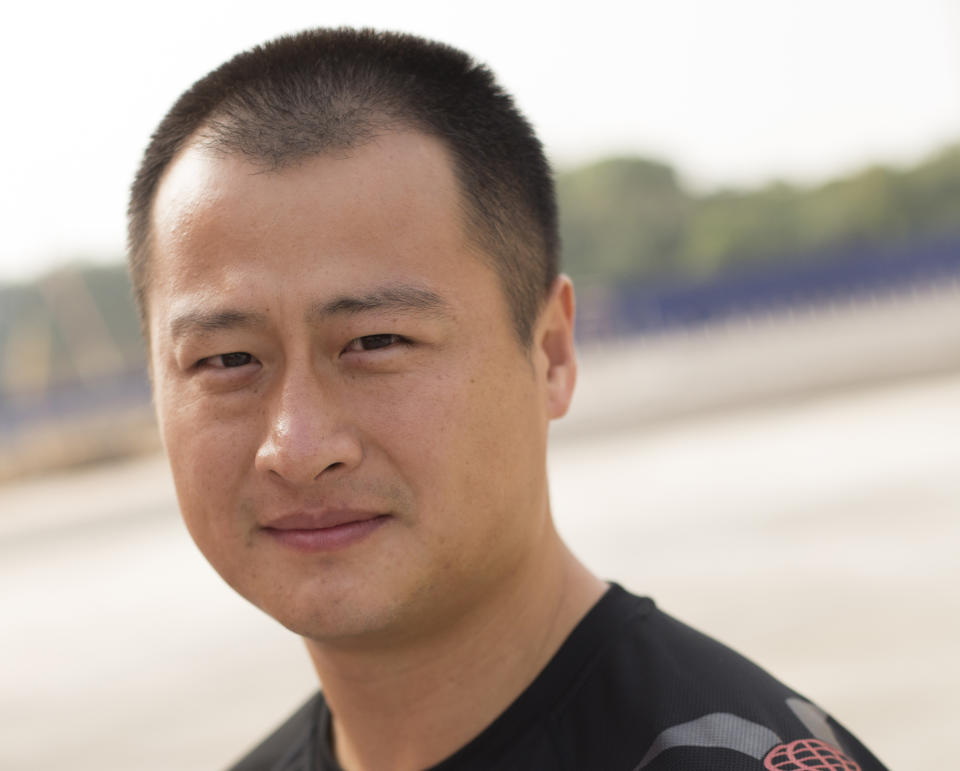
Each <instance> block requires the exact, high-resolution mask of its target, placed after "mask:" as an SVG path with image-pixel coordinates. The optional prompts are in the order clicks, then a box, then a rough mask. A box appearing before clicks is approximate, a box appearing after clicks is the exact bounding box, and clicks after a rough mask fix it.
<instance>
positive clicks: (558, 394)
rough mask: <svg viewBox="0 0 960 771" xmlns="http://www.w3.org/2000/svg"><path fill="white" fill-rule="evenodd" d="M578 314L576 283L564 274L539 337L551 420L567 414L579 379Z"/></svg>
mask: <svg viewBox="0 0 960 771" xmlns="http://www.w3.org/2000/svg"><path fill="white" fill-rule="evenodd" d="M574 315H575V300H574V294H573V282H572V281H571V280H570V278H569V277H568V276H565V275H560V276H558V277H557V278H556V280H555V281H554V282H553V286H552V287H551V288H550V294H549V295H548V297H547V301H546V303H545V305H544V307H543V312H542V313H541V315H540V323H539V324H538V325H537V337H536V345H537V347H538V349H539V350H538V354H539V355H540V357H542V360H544V361H545V362H546V378H545V387H546V397H547V417H548V418H550V419H551V420H552V419H554V418H560V417H563V416H564V415H565V414H566V413H567V409H568V408H569V407H570V400H571V399H572V398H573V389H574V386H575V385H576V382H577V357H576V353H575V351H574V347H573V321H574Z"/></svg>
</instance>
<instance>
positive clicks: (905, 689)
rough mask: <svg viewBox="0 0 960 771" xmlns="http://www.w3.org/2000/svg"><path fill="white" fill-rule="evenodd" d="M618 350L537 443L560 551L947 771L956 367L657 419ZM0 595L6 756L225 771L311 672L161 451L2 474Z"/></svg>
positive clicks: (957, 685)
mask: <svg viewBox="0 0 960 771" xmlns="http://www.w3.org/2000/svg"><path fill="white" fill-rule="evenodd" d="M686 344H688V345H689V344H691V343H690V342H689V341H688V342H687V343H686ZM774 347H775V348H776V346H774ZM646 350H648V351H649V347H647V349H646ZM661 353H662V352H661ZM611 355H612V356H613V357H614V358H613V361H614V365H610V364H609V363H608V364H607V365H604V364H603V362H599V363H598V364H597V365H596V367H595V370H594V371H595V373H596V374H595V376H594V379H591V375H589V374H585V379H584V383H583V386H584V388H583V393H582V394H581V397H582V399H581V401H580V403H579V404H578V405H577V409H576V411H575V414H574V415H573V416H572V418H571V421H570V428H568V429H566V431H564V430H561V431H558V432H557V437H556V441H555V442H554V446H553V449H552V455H551V473H552V480H553V497H554V507H555V511H556V516H557V519H558V522H559V525H560V527H561V529H562V530H563V532H564V533H565V534H566V536H567V537H568V539H569V541H570V542H571V543H572V544H573V546H574V548H575V550H576V551H578V552H579V553H580V555H581V556H582V557H583V558H584V559H585V560H586V561H587V562H588V563H589V564H590V565H592V566H593V567H594V568H595V569H596V570H597V571H598V572H599V573H601V574H602V575H604V576H606V577H608V578H611V579H615V580H618V581H620V582H621V583H623V584H625V585H626V586H627V587H629V588H631V589H633V590H635V591H638V592H642V593H648V594H651V595H652V596H654V597H655V598H656V599H657V601H658V602H659V604H660V605H661V606H662V607H664V608H665V609H666V610H668V611H670V612H672V613H673V614H675V615H677V616H679V617H680V618H682V619H683V620H686V621H688V622H690V623H692V624H694V625H696V626H698V627H700V628H701V629H704V630H705V631H708V632H710V633H712V634H714V635H715V636H717V637H719V638H720V639H722V640H724V641H726V642H728V643H730V644H732V645H733V646H734V647H736V648H739V649H740V650H742V651H743V652H745V653H747V654H748V655H750V656H751V657H753V658H754V659H756V660H757V661H758V662H759V663H761V664H763V665H764V666H766V667H768V668H769V669H771V670H772V671H774V672H775V673H776V674H777V675H778V676H780V677H781V678H782V679H784V680H786V681H787V682H789V683H790V684H791V685H793V686H794V687H796V688H797V689H798V690H800V691H802V692H804V693H806V694H807V695H809V696H811V697H813V698H815V699H816V700H817V701H819V702H820V703H821V704H822V706H823V707H824V708H826V709H827V710H828V711H831V712H834V713H835V714H837V715H838V716H840V717H841V718H842V719H843V721H844V722H845V723H847V725H848V726H849V727H850V728H851V729H852V730H853V731H854V732H855V733H858V734H859V735H860V736H861V738H863V739H864V741H865V742H866V743H867V744H869V745H871V746H872V747H873V748H874V749H875V750H876V752H877V753H878V754H879V755H880V756H881V758H883V759H884V760H885V761H886V762H887V763H888V764H889V766H890V767H891V769H908V768H924V769H926V768H930V769H934V768H948V767H951V765H952V764H953V763H954V762H955V758H956V753H955V750H954V749H953V744H954V742H955V735H956V726H957V725H960V699H958V698H957V695H956V694H958V693H960V667H958V666H957V664H956V652H957V651H958V650H960V591H958V589H960V559H958V555H960V548H958V547H960V516H958V514H960V473H958V471H957V470H958V468H960V441H958V436H960V374H957V373H956V372H955V373H953V374H950V373H946V374H939V375H928V376H926V377H921V378H914V379H910V380H901V381H899V382H896V383H892V384H888V385H885V386H875V387H871V388H863V389H859V390H858V389H853V388H849V387H848V388H845V389H842V390H839V391H831V392H823V393H818V394H817V395H808V396H803V395H802V394H803V391H802V389H801V390H800V391H798V392H797V394H795V395H794V396H793V397H792V398H791V399H789V400H786V401H783V400H781V401H770V402H767V403H766V404H765V406H762V407H756V406H753V407H749V408H737V409H732V408H731V409H727V410H724V411H716V410H711V409H707V408H706V407H707V406H709V405H706V406H705V405H703V404H701V405H700V406H699V408H697V409H693V410H683V409H680V410H676V411H675V413H674V415H673V419H671V420H659V421H657V420H653V419H652V418H651V414H650V412H649V410H646V408H644V407H643V405H638V404H637V403H636V402H635V401H631V399H630V398H629V394H627V395H626V397H625V398H626V401H625V402H624V401H623V399H621V401H617V400H616V399H614V398H613V397H612V396H611V394H614V393H617V392H618V389H619V391H623V390H624V389H623V384H622V382H621V381H622V379H623V377H624V374H625V373H629V374H630V376H631V377H638V378H640V377H642V376H643V372H644V371H648V370H646V369H645V368H646V367H648V365H649V360H644V359H643V356H644V354H642V353H637V352H636V351H635V352H634V353H631V354H629V355H628V354H627V353H624V352H621V353H613V354H611ZM658 355H660V354H658ZM664 355H665V354H664ZM617 357H621V359H620V361H619V362H617ZM588 358H589V357H588ZM681 358H683V357H681ZM789 358H791V359H794V360H795V359H796V357H795V356H792V355H791V356H790V357H789ZM658 376H660V377H663V373H662V372H661V373H660V374H659V375H658ZM717 378H718V379H720V378H726V379H727V381H730V380H731V376H730V373H729V372H727V373H726V374H724V373H720V374H718V375H717ZM734 379H735V378H734ZM718 382H719V381H718ZM701 385H702V386H703V388H701V390H710V385H711V383H710V381H707V382H704V383H702V384H701ZM598 401H599V402H600V403H601V404H600V406H597V404H598ZM732 403H734V404H736V403H739V402H737V400H734V401H733V402H732ZM714 406H716V405H714ZM684 414H686V415H687V417H679V418H678V417H677V416H678V415H684ZM596 416H607V417H606V418H605V419H604V420H605V421H606V422H604V421H598V420H595V419H594V418H595V417H596ZM0 606H2V607H3V608H4V616H5V618H4V624H3V633H2V635H0V654H2V658H0V660H2V662H3V664H2V669H0V681H2V687H0V768H3V769H18V770H20V771H32V770H34V769H61V768H70V769H72V770H73V771H85V770H86V769H90V770H91V771H92V770H93V769H96V770H97V771H110V770H111V769H116V770H117V771H120V770H121V769H122V770H123V771H130V769H143V770H144V771H153V770H156V771H160V770H161V769H162V770H164V771H170V769H177V770H178V771H191V770H192V769H197V770H198V771H199V769H215V768H220V767H223V766H224V765H225V764H226V762H227V761H228V760H229V759H230V758H231V757H233V756H234V755H236V754H237V753H238V752H239V751H240V750H241V749H242V748H243V747H244V745H246V744H248V743H250V742H251V741H253V740H254V739H255V738H257V737H259V736H260V735H262V734H263V733H264V731H265V730H266V729H267V728H268V727H269V726H271V725H272V724H274V723H275V722H276V721H277V720H278V719H279V718H280V717H281V716H283V715H284V714H285V713H286V712H288V711H289V709H290V708H291V707H292V706H294V705H295V704H296V703H297V702H298V700H300V699H302V698H304V697H305V696H306V695H307V694H308V693H309V692H310V691H311V690H312V688H313V687H314V682H313V675H312V672H311V670H310V668H309V665H308V662H307V659H306V655H305V654H304V653H303V651H302V650H301V648H300V644H299V642H298V641H297V640H296V639H294V638H293V637H292V636H291V635H290V634H289V633H287V632H286V631H285V630H282V629H280V628H278V627H277V626H276V625H275V624H274V623H273V622H272V621H270V620H269V619H267V618H265V617H264V616H262V615H261V614H260V613H259V612H258V611H256V610H254V609H253V608H251V607H249V606H248V605H247V604H246V603H244V602H243V601H242V600H240V599H238V598H236V597H235V596H234V595H233V594H232V593H231V592H230V591H229V590H227V589H226V588H225V587H223V586H222V585H221V584H220V582H219V579H218V578H216V576H214V575H213V573H212V571H211V570H210V569H209V568H208V567H207V566H206V564H205V563H204V562H203V561H202V559H201V558H200V557H199V555H198V554H197V552H196V550H195V549H194V548H193V546H192V544H190V542H189V540H188V538H187V536H186V534H185V532H184V531H183V530H182V527H181V526H180V524H179V521H178V519H177V515H176V511H175V502H174V496H173V492H172V490H171V488H170V485H169V482H168V481H167V478H166V473H165V467H164V465H163V462H162V460H160V459H156V458H153V459H147V460H143V461H138V462H134V463H128V464H123V465H119V466H115V467H112V468H110V469H99V470H95V471H90V472H86V473H82V474H72V475H66V476H62V477H57V478H49V479H45V480H38V481H36V482H33V483H30V484H21V485H18V486H7V487H6V488H0Z"/></svg>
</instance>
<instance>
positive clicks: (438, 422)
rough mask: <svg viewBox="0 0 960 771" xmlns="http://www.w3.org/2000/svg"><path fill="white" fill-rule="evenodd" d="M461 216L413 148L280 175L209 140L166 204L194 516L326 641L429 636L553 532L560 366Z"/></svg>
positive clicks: (198, 536)
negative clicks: (540, 348) (522, 329)
mask: <svg viewBox="0 0 960 771" xmlns="http://www.w3.org/2000/svg"><path fill="white" fill-rule="evenodd" d="M461 220H462V217H461V209H460V197H459V193H458V189H457V185H456V182H455V180H454V176H453V172H452V169H451V165H450V163H449V160H448V157H447V154H446V152H445V150H444V148H443V146H442V145H441V144H440V143H439V142H437V141H436V140H434V139H432V138H429V137H427V136H424V135H422V134H418V133H391V134H386V135H383V136H381V137H379V138H378V139H377V140H375V141H374V142H372V143H370V144H367V145H365V146H362V147H360V148H359V149H355V150H351V151H345V152H343V153H339V154H333V155H324V156H319V157H315V158H311V159H308V160H306V161H304V162H303V163H301V164H299V165H296V166H294V167H291V168H289V169H285V170H282V171H279V172H272V171H265V170H264V169H263V168H261V167H260V166H257V165H255V164H253V163H251V162H249V161H247V160H245V159H243V158H242V157H238V156H230V155H223V154H213V153H211V152H208V151H205V150H202V149H200V148H198V147H195V146H194V147H192V148H190V149H188V150H187V151H186V152H184V153H183V154H182V155H181V156H180V157H179V158H178V159H177V160H176V161H175V162H174V163H173V165H172V166H171V168H170V169H169V170H168V172H167V175H166V176H165V178H164V180H163V182H162V184H161V186H160V190H159V192H158V197H157V202H156V205H155V208H154V216H153V233H154V238H153V242H152V244H153V249H152V251H153V262H152V266H151V285H150V290H149V293H148V304H149V313H150V324H149V332H150V341H151V357H152V358H151V362H152V367H153V373H154V383H155V392H156V393H155V395H156V404H157V412H158V416H159V422H160V428H161V432H162V435H163V440H164V443H165V446H166V449H167V452H168V454H169V456H170V462H171V466H172V469H173V475H174V480H175V482H176V487H177V493H178V497H179V501H180V507H181V510H182V513H183V516H184V519H185V521H186V524H187V527H188V528H189V530H190V533H191V535H192V536H193V538H194V540H195V541H196V543H197V545H198V546H199V548H200V550H201V551H202V552H203V553H204V555H205V556H206V557H207V559H209V561H210V562H211V564H212V565H213V566H214V568H216V570H217V571H218V572H219V573H220V574H221V575H222V576H223V578H224V579H225V580H226V581H227V582H228V583H229V584H230V585H231V586H233V587H234V589H236V590H237V591H238V592H239V593H240V594H242V595H243V596H245V597H246V598H247V599H249V600H250V601H251V602H253V603H254V604H256V605H258V606H259V607H261V608H262V609H263V610H265V611H266V612H267V613H269V614H270V615H272V616H274V617H275V618H277V619H278V620H279V621H281V622H282V623H284V624H286V625H287V626H289V627H290V628H291V629H293V630H294V631H297V632H299V633H301V634H304V635H306V636H308V637H313V638H315V639H321V640H324V639H325V640H329V641H334V640H337V639H347V638H351V637H353V638H355V637H356V636H357V635H368V636H369V635H371V634H379V633H386V634H390V633H400V634H410V633H412V632H411V630H417V629H426V628H427V627H428V626H429V625H431V624H433V623H436V622H437V620H438V619H442V618H443V617H444V616H445V615H449V614H455V613H457V612H460V610H461V609H463V608H466V607H470V605H471V603H478V602H481V601H482V598H484V597H487V596H491V594H495V592H496V590H497V589H498V588H500V587H499V585H506V583H507V582H508V581H509V580H510V579H511V576H515V575H516V574H517V571H520V570H523V569H524V567H525V563H527V562H528V561H529V560H531V559H532V558H534V556H535V555H536V553H537V549H538V548H539V546H540V545H541V543H542V541H543V540H544V539H545V537H546V536H545V531H546V530H547V527H546V523H547V520H548V503H547V494H546V478H545V451H546V450H545V442H546V425H547V421H548V419H549V417H550V416H551V414H552V411H551V407H550V405H549V398H548V397H547V395H546V391H547V387H546V385H545V382H546V380H547V379H548V375H547V368H548V365H547V364H546V362H545V361H544V357H543V356H540V355H538V354H537V351H536V346H534V349H532V350H530V351H528V350H524V348H523V347H522V346H521V345H520V344H519V343H518V341H517V338H516V336H515V333H514V330H513V328H512V326H511V321H510V315H509V313H508V309H507V306H506V301H505V299H504V296H503V292H502V290H501V286H500V284H499V282H498V279H497V276H496V274H495V273H494V272H493V270H492V269H491V268H490V267H489V266H488V265H487V264H486V263H485V262H484V261H483V260H482V259H481V258H480V257H479V256H478V255H477V253H476V251H475V248H474V247H473V246H472V245H471V243H470V242H469V241H468V239H467V238H466V236H465V233H464V229H463V226H462V222H461Z"/></svg>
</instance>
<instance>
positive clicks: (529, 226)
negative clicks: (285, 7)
mask: <svg viewBox="0 0 960 771" xmlns="http://www.w3.org/2000/svg"><path fill="white" fill-rule="evenodd" d="M405 128H406V129H413V130H418V131H422V132H424V133H426V134H429V135H431V136H434V137H436V138H438V139H440V140H441V141H442V142H443V143H444V144H445V146H446V147H447V149H448V150H449V151H450V153H451V157H452V162H453V166H454V172H455V174H456V177H457V180H458V182H459V185H460V188H461V193H462V196H463V200H462V202H461V203H462V205H463V210H464V213H465V220H466V226H467V232H468V234H469V237H470V238H471V239H472V240H473V241H474V242H475V243H476V244H477V245H478V246H479V247H480V249H481V251H482V252H483V253H484V254H485V255H488V256H489V257H490V259H491V264H492V266H493V268H494V269H495V270H496V271H497V273H498V275H499V278H500V281H501V283H502V285H503V289H504V293H505V296H506V298H507V301H508V304H509V307H510V311H511V314H512V316H513V322H514V327H515V329H516V332H517V335H518V337H519V338H520V340H521V342H523V343H525V344H528V343H529V342H530V339H531V336H532V329H533V324H534V321H535V319H536V317H537V314H538V313H539V310H540V306H541V303H542V300H543V298H544V296H545V295H546V293H547V291H548V289H549V287H550V286H551V285H552V283H553V280H554V279H555V278H556V276H557V272H558V251H559V236H558V234H557V208H556V194H555V191H554V185H553V178H552V175H551V171H550V166H549V164H548V162H547V160H546V158H545V156H544V152H543V147H542V145H541V143H540V141H539V140H538V139H537V137H536V134H535V133H534V131H533V128H532V127H531V125H530V124H529V122H528V121H527V120H526V119H525V118H524V116H523V115H522V114H521V113H520V111H519V110H518V109H517V107H516V105H515V104H514V102H513V99H512V98H511V97H510V95H509V94H507V93H506V92H505V91H504V90H503V89H502V88H501V87H500V86H499V85H498V84H497V82H496V80H495V79H494V76H493V74H492V73H491V71H490V70H489V69H487V68H486V67H485V66H483V65H481V64H479V63H477V62H476V61H474V60H473V59H472V58H471V57H470V56H469V55H468V54H466V53H464V52H463V51H460V50H458V49H456V48H452V47H451V46H448V45H445V44H442V43H437V42H433V41H429V40H425V39H423V38H420V37H416V36H414V35H407V34H400V33H393V32H378V31H375V30H370V29H362V30H355V29H349V28H339V29H315V30H308V31H305V32H301V33H299V34H296V35H290V36H284V37H280V38H277V39H276V40H273V41H271V42H268V43H264V44H263V45H260V46H256V47H255V48H252V49H250V50H249V51H245V52H244V53H241V54H238V55H237V56H235V57H233V58H232V59H230V60H229V61H227V62H226V63H225V64H223V65H221V66H220V67H218V68H217V69H215V70H213V71H212V72H210V73H209V74H208V75H206V76H205V77H203V78H202V79H200V80H198V81H197V82H196V83H195V84H194V85H193V86H192V87H191V88H190V89H189V90H187V91H186V92H185V93H184V94H183V95H182V96H181V97H180V98H179V99H178V100H177V101H176V103H175V104H174V105H173V107H172V108H171V109H170V111H169V112H168V113H167V115H166V117H164V119H163V120H162V121H161V122H160V125H159V126H158V127H157V130H156V131H155V132H154V134H153V136H152V137H151V140H150V143H149V145H148V146H147V149H146V151H145V153H144V156H143V160H142V162H141V165H140V168H139V170H138V172H137V175H136V177H135V179H134V182H133V186H132V188H131V195H130V205H129V208H128V227H129V252H128V258H129V264H130V272H131V276H132V279H133V285H134V289H135V293H136V296H137V301H138V305H139V308H140V313H141V317H142V318H143V319H146V316H147V305H146V300H147V298H146V294H147V289H148V286H149V266H150V241H151V232H150V218H151V211H152V208H153V203H154V199H155V197H156V192H157V187H158V186H159V183H160V180H161V177H162V176H163V173H164V171H165V170H166V169H167V167H168V166H169V165H170V163H171V161H172V160H173V159H174V157H175V156H176V155H177V153H178V152H179V151H180V150H181V149H182V148H183V147H185V146H186V145H187V144H188V143H190V142H191V141H193V140H196V139H198V138H200V139H202V141H203V142H204V143H205V144H212V145H213V146H215V147H216V148H218V149H220V150H222V151H225V152H228V153H239V154H242V155H244V156H246V157H249V158H252V159H255V160H257V161H258V162H261V163H265V164H267V165H268V166H269V167H270V168H272V169H275V170H279V169H282V168H284V167H285V166H288V165H290V164H294V163H296V162H298V161H301V160H303V159H304V158H306V157H309V156H311V155H318V154H321V153H323V152H326V151H330V150H338V149H344V148H350V147H354V146H357V145H360V144H362V143H364V142H365V141H368V140H370V139H371V138H373V136H375V135H376V133H378V132H382V131H389V130H401V129H405Z"/></svg>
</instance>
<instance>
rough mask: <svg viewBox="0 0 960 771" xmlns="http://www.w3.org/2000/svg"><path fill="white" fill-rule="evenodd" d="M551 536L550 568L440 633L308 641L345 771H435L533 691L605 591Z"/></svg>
mask: <svg viewBox="0 0 960 771" xmlns="http://www.w3.org/2000/svg"><path fill="white" fill-rule="evenodd" d="M550 536H551V537H550V543H549V544H548V546H549V548H547V549H545V550H544V551H543V552H541V553H542V554H544V558H541V559H538V560H536V561H531V564H529V565H524V566H522V567H521V568H520V569H519V575H514V576H511V578H510V580H509V581H508V582H504V585H503V587H501V588H499V589H498V590H497V591H496V592H493V593H491V596H489V597H487V598H485V601H484V602H482V603H477V604H475V605H474V606H473V607H471V608H470V610H469V612H468V613H464V614H463V615H461V616H460V617H458V618H457V619H456V622H455V623H451V624H450V625H448V626H446V627H444V628H443V629H442V630H441V631H439V632H437V633H433V634H430V635H425V636H423V637H416V638H410V639H408V640H406V641H405V642H402V643H399V644H392V645H389V646H378V647H372V648H367V647H364V648H350V647H345V646H336V647H334V646H329V645H325V644H323V643H322V642H318V641H314V640H308V641H307V647H308V650H309V651H310V655H311V657H312V659H313V663H314V666H315V667H316V669H317V673H318V675H319V676H320V680H321V682H322V683H323V690H324V696H325V698H326V700H327V703H328V704H329V705H330V708H331V712H332V713H333V715H334V722H333V737H332V738H333V743H334V747H335V751H336V755H337V759H338V761H339V763H340V764H341V766H343V768H344V769H346V771H370V770H371V769H377V771H381V770H382V769H388V770H389V771H407V770H408V769H409V770H411V771H412V770H413V769H422V768H426V767H429V766H431V765H434V764H436V763H438V762H440V761H441V760H443V759H444V758H445V757H447V756H448V755H450V754H452V753H453V752H455V751H456V750H457V749H459V748H460V747H462V746H463V745H464V744H466V743H467V742H469V741H470V740H471V739H472V738H474V737H475V736H477V735H478V734H479V733H481V732H482V731H483V729H484V728H486V726H488V725H489V724H490V723H491V722H493V720H494V719H495V718H496V717H497V716H498V715H499V714H500V713H501V712H503V710H504V709H506V708H507V707H508V706H509V705H510V703H511V702H513V700H514V699H516V697H517V696H519V695H520V694H521V693H522V692H523V691H524V690H525V689H526V688H527V686H529V685H530V683H532V682H533V680H534V679H535V678H536V676H537V675H538V674H539V673H540V671H541V670H542V669H543V668H544V667H545V666H546V664H547V663H548V662H549V661H550V659H551V658H552V657H553V655H554V654H555V653H556V652H557V650H558V649H559V648H560V646H561V645H562V643H563V641H564V640H565V639H566V637H567V635H568V634H569V633H570V632H571V630H572V629H573V628H574V627H575V626H576V625H577V623H578V622H579V621H580V619H581V618H583V616H584V614H585V613H586V612H587V611H588V610H589V609H590V608H591V607H592V606H593V604H594V603H595V602H596V601H597V600H598V599H599V598H600V596H601V595H602V594H603V592H604V590H605V589H606V584H604V583H603V582H601V581H599V580H598V579H597V578H596V577H594V576H593V575H592V574H591V573H590V572H589V571H587V569H586V568H585V567H583V565H582V564H581V563H579V562H578V561H577V560H576V558H575V557H574V556H573V555H572V554H571V553H570V552H569V551H568V550H567V548H566V547H565V546H564V545H563V543H562V542H561V541H560V539H559V537H558V536H557V535H556V533H555V532H554V531H553V530H552V528H551V529H550Z"/></svg>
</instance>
